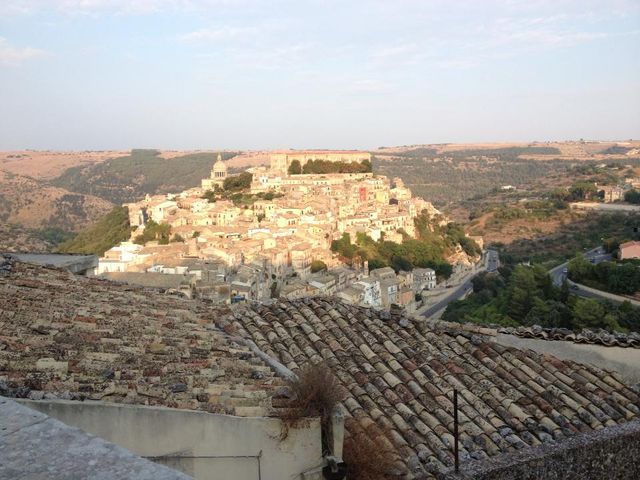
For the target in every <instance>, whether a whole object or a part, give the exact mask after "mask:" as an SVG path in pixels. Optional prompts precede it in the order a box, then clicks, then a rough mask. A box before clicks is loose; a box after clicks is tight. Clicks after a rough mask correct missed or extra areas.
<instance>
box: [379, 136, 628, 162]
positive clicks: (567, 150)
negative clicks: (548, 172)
mask: <svg viewBox="0 0 640 480" xmlns="http://www.w3.org/2000/svg"><path fill="white" fill-rule="evenodd" d="M613 146H622V147H631V148H640V141H630V142H629V141H602V142H600V141H593V142H570V141H567V142H506V143H445V144H442V143H440V144H423V145H407V146H402V147H385V148H381V149H378V150H376V151H375V152H373V153H374V154H375V155H376V156H378V157H383V158H384V157H385V156H387V155H388V156H393V155H394V154H397V153H402V152H406V151H409V150H414V149H416V148H432V149H434V150H436V151H437V152H438V154H446V153H448V152H456V151H460V150H484V149H487V150H488V149H497V148H509V147H552V148H557V149H558V150H560V152H561V154H560V155H521V157H523V158H532V159H536V160H550V159H554V158H560V159H567V160H605V159H606V158H607V157H609V156H608V155H602V154H599V153H598V152H601V151H602V150H605V149H607V148H609V147H613ZM614 156H615V157H620V155H614Z"/></svg>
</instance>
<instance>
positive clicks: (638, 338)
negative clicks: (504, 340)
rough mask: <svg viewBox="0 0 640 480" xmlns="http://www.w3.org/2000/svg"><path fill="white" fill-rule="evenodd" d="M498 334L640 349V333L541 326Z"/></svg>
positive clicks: (515, 328)
mask: <svg viewBox="0 0 640 480" xmlns="http://www.w3.org/2000/svg"><path fill="white" fill-rule="evenodd" d="M498 332H499V333H506V334H508V335H515V336H517V337H522V338H537V339H540V340H559V341H567V342H575V343H588V344H597V345H604V346H605V347H623V348H640V333H638V332H629V333H623V332H607V331H606V330H598V331H594V330H588V329H586V328H585V329H583V330H581V331H580V332H574V331H572V330H568V329H566V328H543V327H540V326H539V325H534V326H532V327H525V326H521V327H505V328H500V329H498Z"/></svg>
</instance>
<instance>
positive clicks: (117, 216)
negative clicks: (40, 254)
mask: <svg viewBox="0 0 640 480" xmlns="http://www.w3.org/2000/svg"><path fill="white" fill-rule="evenodd" d="M130 235H131V227H130V225H129V212H128V210H127V207H115V208H114V209H113V210H111V212H109V213H108V214H107V215H105V216H104V217H102V218H100V220H98V221H97V222H96V223H94V224H93V225H91V226H90V227H89V228H87V229H85V230H83V231H82V232H80V233H79V234H78V235H76V236H75V237H74V238H72V239H70V240H68V241H66V242H64V243H63V244H62V245H60V246H59V247H58V249H57V251H58V252H61V253H87V254H90V253H93V254H95V255H102V254H103V253H104V252H106V251H107V250H109V249H110V248H111V247H113V246H115V245H117V244H118V243H120V242H124V241H126V240H129V236H130Z"/></svg>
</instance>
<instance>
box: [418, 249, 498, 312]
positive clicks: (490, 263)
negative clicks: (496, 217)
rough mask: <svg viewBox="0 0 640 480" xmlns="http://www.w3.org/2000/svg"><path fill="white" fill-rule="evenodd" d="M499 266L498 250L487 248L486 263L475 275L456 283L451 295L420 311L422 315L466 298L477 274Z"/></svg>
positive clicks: (440, 309) (440, 310) (442, 309)
mask: <svg viewBox="0 0 640 480" xmlns="http://www.w3.org/2000/svg"><path fill="white" fill-rule="evenodd" d="M499 266H500V259H499V256H498V252H497V251H495V250H487V251H486V254H485V258H484V265H483V266H482V267H481V268H480V269H478V272H477V273H476V274H475V275H473V276H471V277H469V278H467V279H466V280H465V281H464V282H462V283H461V284H460V285H456V286H455V287H453V288H451V293H449V295H447V296H446V297H444V298H443V299H442V300H440V301H438V302H437V303H435V304H433V305H432V306H430V307H429V308H427V309H426V310H424V311H423V312H422V313H420V315H421V316H423V317H431V316H434V315H436V314H438V313H441V312H442V311H444V309H445V308H447V305H449V304H450V303H451V302H453V301H455V300H460V299H461V298H464V297H465V296H466V295H468V294H469V293H471V291H472V290H473V283H472V280H473V278H474V277H475V276H476V275H478V274H479V273H481V272H483V271H485V270H486V271H487V272H494V271H496V270H497V269H498V267H499Z"/></svg>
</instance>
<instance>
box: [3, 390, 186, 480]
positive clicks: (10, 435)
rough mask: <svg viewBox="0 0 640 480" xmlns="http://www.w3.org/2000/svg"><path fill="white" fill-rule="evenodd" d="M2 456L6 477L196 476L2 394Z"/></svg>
mask: <svg viewBox="0 0 640 480" xmlns="http://www.w3.org/2000/svg"><path fill="white" fill-rule="evenodd" d="M0 458H2V462H0V478H13V479H22V478H24V479H29V480H50V479H52V478H92V479H94V480H102V479H104V480H115V479H123V480H124V479H130V478H136V479H140V480H189V479H190V478H191V477H189V476H187V475H184V474H182V473H180V472H178V471H175V470H172V469H170V468H167V467H164V466H162V465H158V464H156V463H153V462H151V461H149V460H145V459H143V458H140V457H137V456H135V455H134V454H132V453H131V452H129V451H128V450H125V449H124V448H121V447H118V446H117V445H114V444H113V443H109V442H107V441H105V440H103V439H101V438H98V437H94V436H93V435H89V434H87V433H85V432H83V431H82V430H80V429H79V428H73V427H69V426H67V425H65V424H64V423H62V422H60V421H58V420H55V419H53V418H51V417H48V416H47V415H45V414H43V413H40V412H36V411H35V410H32V409H30V408H28V407H25V406H23V405H19V404H18V403H16V402H14V401H12V400H10V399H7V398H4V397H0ZM34 459H37V461H34Z"/></svg>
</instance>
